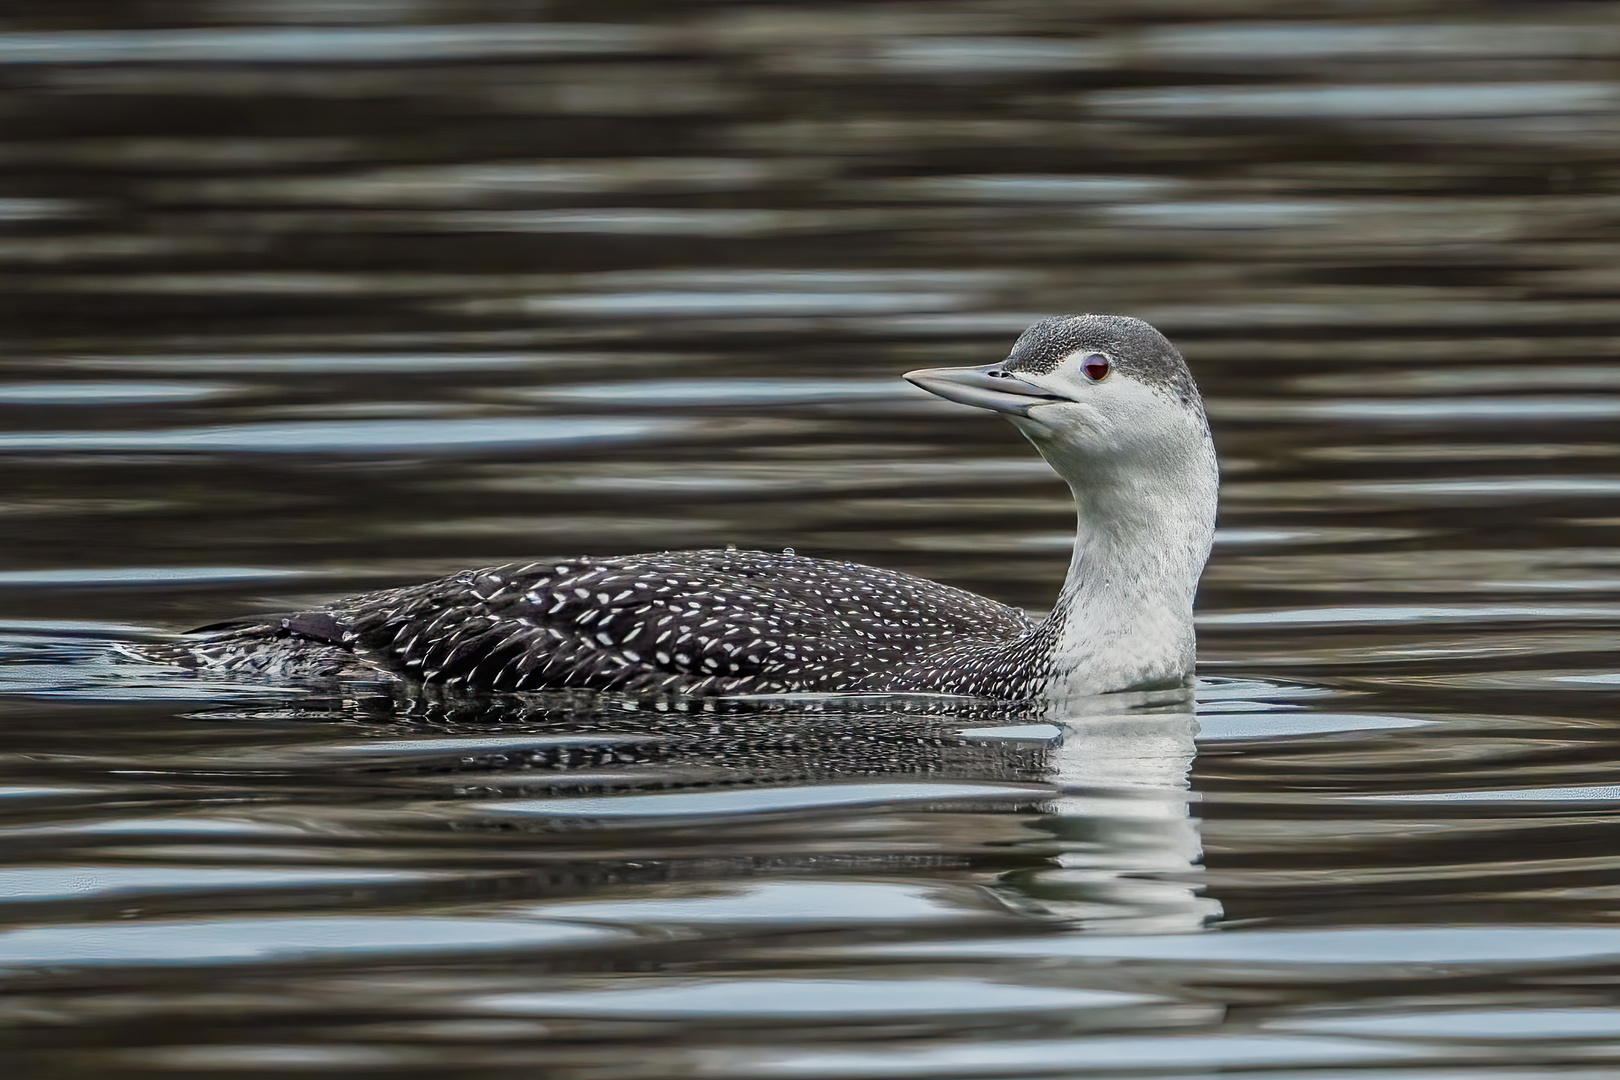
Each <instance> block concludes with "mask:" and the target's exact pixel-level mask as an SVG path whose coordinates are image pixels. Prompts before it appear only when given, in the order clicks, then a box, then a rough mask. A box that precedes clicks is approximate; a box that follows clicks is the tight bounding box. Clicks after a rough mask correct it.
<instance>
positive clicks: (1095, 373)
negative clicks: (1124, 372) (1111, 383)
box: [1080, 354, 1114, 382]
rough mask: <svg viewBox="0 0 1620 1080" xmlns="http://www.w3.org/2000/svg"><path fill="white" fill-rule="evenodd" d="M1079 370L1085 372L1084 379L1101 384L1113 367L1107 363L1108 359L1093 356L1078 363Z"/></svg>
mask: <svg viewBox="0 0 1620 1080" xmlns="http://www.w3.org/2000/svg"><path fill="white" fill-rule="evenodd" d="M1080 370H1081V371H1083V372H1085V373H1086V378H1088V379H1090V380H1091V381H1092V382H1102V381H1103V380H1104V379H1106V378H1108V373H1109V372H1110V371H1113V370H1114V365H1112V364H1110V363H1109V362H1108V357H1106V356H1097V355H1095V354H1093V355H1091V356H1088V357H1086V358H1085V359H1084V360H1082V361H1081V362H1080Z"/></svg>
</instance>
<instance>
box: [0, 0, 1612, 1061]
mask: <svg viewBox="0 0 1620 1080" xmlns="http://www.w3.org/2000/svg"><path fill="white" fill-rule="evenodd" d="M0 121H3V133H4V141H3V142H0V279H3V280H0V350H3V352H0V356H3V364H0V465H3V469H4V479H3V480H0V521H3V523H4V526H5V529H4V536H5V538H4V542H3V543H0V717H4V720H3V723H4V724H5V732H6V734H5V735H4V736H3V737H0V741H3V742H4V743H5V745H6V746H7V747H9V749H7V750H5V751H4V752H0V796H4V797H3V798H0V811H3V812H0V969H3V972H4V975H5V978H6V979H7V980H10V981H9V982H8V983H7V986H8V987H9V988H10V989H8V990H6V991H5V992H4V994H3V995H0V1007H3V1009H4V1011H5V1015H6V1016H8V1017H10V1018H13V1019H16V1020H17V1021H18V1025H19V1027H18V1029H17V1030H18V1031H19V1037H18V1041H17V1042H16V1043H15V1044H14V1046H13V1049H12V1050H11V1051H7V1053H10V1054H12V1055H14V1057H15V1060H16V1062H17V1067H18V1068H19V1069H22V1070H23V1071H22V1072H20V1073H19V1074H18V1075H28V1076H30V1077H34V1076H40V1077H43V1076H48V1075H49V1076H54V1075H72V1076H88V1075H101V1074H105V1075H116V1076H119V1077H145V1076H149V1075H151V1076H156V1075H162V1076H169V1075H187V1076H193V1075H196V1076H202V1075H220V1076H224V1075H231V1076H239V1075H244V1074H251V1075H255V1076H258V1075H265V1076H281V1075H288V1076H294V1075H298V1076H302V1075H311V1074H320V1075H340V1074H341V1075H347V1074H348V1073H349V1072H351V1071H353V1072H355V1073H357V1074H358V1073H360V1072H365V1073H366V1074H367V1075H375V1074H387V1075H396V1074H397V1075H411V1076H418V1075H420V1076H438V1075H444V1076H451V1075H453V1076H457V1077H467V1076H473V1075H477V1076H492V1077H495V1076H499V1077H505V1076H509V1075H510V1076H514V1077H515V1076H519V1075H522V1076H525V1077H527V1076H532V1075H534V1070H535V1069H536V1068H538V1067H539V1065H537V1062H545V1063H546V1066H545V1067H546V1068H547V1069H548V1070H550V1071H551V1072H555V1073H556V1074H557V1075H559V1076H573V1075H578V1076H581V1077H585V1076H593V1077H594V1076H643V1075H654V1074H656V1075H668V1074H670V1073H673V1072H689V1073H691V1074H693V1075H702V1076H711V1077H712V1076H722V1075H724V1076H731V1075H736V1076H762V1075H770V1076H809V1075H816V1076H822V1077H826V1076H846V1075H847V1076H862V1077H867V1076H888V1075H894V1076H901V1075H904V1076H934V1075H951V1076H956V1075H961V1076H1001V1075H1007V1076H1014V1075H1017V1076H1025V1075H1038V1074H1039V1075H1059V1074H1062V1075H1067V1074H1070V1073H1074V1074H1077V1075H1087V1076H1095V1075H1114V1074H1116V1073H1124V1072H1128V1073H1129V1074H1130V1075H1133V1076H1135V1075H1152V1076H1158V1077H1164V1076H1193V1075H1208V1071H1209V1070H1212V1069H1215V1068H1220V1069H1222V1070H1224V1071H1223V1075H1248V1074H1250V1073H1257V1074H1258V1073H1264V1074H1265V1075H1267V1076H1272V1077H1276V1076H1294V1075H1299V1076H1312V1077H1322V1078H1326V1077H1327V1076H1330V1075H1331V1076H1335V1077H1337V1076H1341V1075H1348V1073H1346V1072H1342V1071H1340V1070H1349V1069H1354V1070H1356V1072H1355V1075H1358V1076H1365V1075H1375V1074H1376V1075H1380V1076H1383V1075H1389V1076H1395V1075H1400V1076H1403V1077H1415V1076H1420V1075H1421V1076H1425V1077H1428V1076H1436V1075H1442V1073H1440V1072H1436V1071H1435V1070H1437V1069H1440V1070H1449V1071H1447V1072H1444V1073H1443V1074H1444V1075H1452V1074H1453V1073H1455V1074H1456V1075H1467V1076H1470V1077H1479V1076H1496V1075H1501V1076H1504V1077H1505V1076H1512V1077H1515V1078H1523V1077H1530V1076H1543V1075H1551V1073H1552V1072H1554V1071H1556V1073H1557V1075H1558V1076H1560V1077H1566V1076H1578V1075H1591V1076H1594V1077H1595V1076H1608V1075H1611V1072H1612V1069H1613V1068H1614V1067H1615V1064H1616V1063H1617V1062H1620V1019H1617V1018H1620V1012H1616V1011H1614V1010H1613V1002H1612V1000H1611V999H1612V975H1613V972H1614V970H1615V966H1616V964H1617V963H1620V927H1616V926H1615V916H1616V912H1615V909H1614V907H1613V904H1614V901H1615V898H1616V896H1620V864H1617V862H1616V860H1615V857H1614V856H1613V854H1612V852H1613V851H1615V850H1616V848H1617V847H1620V843H1617V841H1620V837H1617V835H1616V832H1615V826H1616V813H1617V810H1620V806H1617V804H1616V802H1615V800H1616V798H1620V794H1617V792H1616V790H1615V789H1614V787H1613V786H1612V777H1613V775H1614V767H1615V765H1616V764H1617V763H1620V745H1616V739H1615V737H1614V736H1613V735H1612V734H1611V732H1612V730H1613V717H1614V714H1615V697H1614V690H1615V688H1616V684H1617V683H1620V677H1616V676H1615V675H1614V673H1613V670H1614V661H1613V655H1614V647H1615V642H1616V640H1617V631H1620V602H1617V597H1620V546H1617V544H1616V535H1617V528H1620V510H1617V508H1616V503H1615V500H1616V497H1617V496H1620V466H1617V461H1620V439H1617V438H1616V435H1615V431H1616V421H1617V419H1620V394H1617V393H1616V391H1617V390H1620V368H1617V367H1616V365H1615V364H1614V361H1613V357H1614V355H1615V353H1616V348H1617V345H1620V4H1617V3H1614V2H1612V0H1567V2H1557V0H1550V2H1541V3H1536V4H1501V3H1486V2H1482V0H1469V2H1456V0H1446V2H1439V0H1430V2H1424V0H1367V2H1364V3H1358V4H1354V5H1342V4H1340V5H1324V4H1320V3H1308V2H1305V0H1085V2H1082V0H1074V2H1056V0H887V2H849V3H819V2H802V3H794V2H788V0H782V2H744V0H670V2H664V3H638V2H633V0H592V2H590V3H579V2H569V0H552V2H548V0H532V2H528V0H105V2H96V0H11V2H10V3H8V4H7V5H6V6H5V9H4V11H3V12H0ZM1080 311H1097V312H1122V313H1127V314H1131V315H1135V316H1139V317H1141V318H1145V319H1147V320H1149V321H1151V322H1153V323H1154V324H1156V325H1157V326H1159V327H1160V328H1161V329H1162V330H1164V331H1165V333H1166V334H1168V335H1169V336H1170V338H1171V339H1172V340H1174V341H1176V342H1177V343H1178V344H1179V345H1180V346H1181V348H1182V351H1183V353H1184V354H1185V355H1186V357H1187V359H1188V361H1189V363H1190V365H1191V367H1192V369H1193V371H1194V373H1195V375H1196V376H1197V378H1198V380H1199V382H1200V384H1201V385H1202V387H1203V388H1204V391H1205V395H1206V398H1207V403H1208V407H1209V412H1210V415H1211V420H1212V423H1213V426H1214V429H1215V434H1216V439H1217V443H1218V445H1219V448H1220V451H1221V455H1222V465H1223V471H1224V476H1225V486H1224V489H1223V503H1222V517H1221V531H1220V535H1219V537H1218V540H1217V546H1216V552H1215V556H1214V559H1213V560H1212V563H1211V566H1210V569H1209V573H1208V575H1207V576H1206V579H1205V587H1204V591H1203V594H1202V600H1201V608H1202V615H1201V629H1200V634H1201V670H1202V671H1203V673H1204V674H1205V675H1206V680H1205V684H1204V687H1203V691H1202V705H1201V709H1200V714H1199V718H1198V723H1199V726H1200V727H1201V731H1200V733H1199V735H1198V736H1197V738H1198V742H1197V744H1196V749H1197V750H1198V756H1197V759H1196V761H1194V760H1193V754H1194V749H1195V744H1194V741H1193V740H1194V735H1193V732H1192V728H1191V726H1190V724H1189V725H1184V726H1180V727H1178V726H1176V724H1175V723H1168V722H1167V723H1168V726H1164V725H1161V726H1159V727H1153V726H1152V725H1151V724H1150V725H1149V728H1151V730H1149V728H1139V727H1129V726H1127V727H1126V728H1123V729H1118V728H1116V729H1110V730H1109V731H1108V732H1105V733H1102V734H1097V735H1096V737H1095V738H1091V739H1089V740H1076V739H1073V738H1070V739H1068V740H1067V741H1062V742H1061V745H1059V742H1060V741H1061V740H1058V739H1057V737H1056V736H1055V734H1054V732H1055V730H1056V729H1054V728H1051V727H1050V726H1049V725H1048V726H1047V727H1044V728H1043V727H1041V726H1040V725H1039V724H1035V725H1031V724H1029V723H1024V722H1022V721H1017V722H1014V720H1009V719H1008V718H1006V717H999V718H997V717H988V718H985V717H979V718H977V719H975V718H974V716H972V715H969V713H968V712H962V713H960V714H959V715H951V716H946V717H944V718H941V717H940V716H939V715H937V714H930V715H927V716H921V715H918V714H915V713H911V712H906V711H905V710H903V709H902V710H901V711H900V712H898V713H896V712H894V711H893V710H888V711H885V709H882V708H878V707H877V706H873V707H872V708H873V710H875V711H869V712H860V711H859V710H857V711H856V713H855V714H854V715H846V716H843V717H842V719H840V718H839V717H838V716H823V715H816V714H810V713H805V714H799V713H793V712H792V710H791V709H787V708H786V706H783V707H782V708H780V709H778V710H777V712H775V713H773V714H770V715H764V716H748V715H739V716H734V717H730V718H729V719H725V718H723V719H721V720H713V721H712V722H711V721H705V722H704V723H705V724H708V725H709V726H707V727H705V726H703V725H702V724H699V725H696V726H692V725H686V726H683V724H684V722H681V723H677V722H675V721H672V720H671V719H670V718H669V717H657V716H642V715H637V716H634V717H630V718H628V719H627V718H626V717H625V716H623V715H621V714H620V713H619V712H615V711H614V709H613V708H610V707H608V706H602V707H601V708H600V709H598V708H597V707H596V706H590V707H584V706H580V707H578V708H572V707H571V708H561V707H559V708H557V709H552V710H551V711H546V710H540V711H539V712H525V711H523V710H518V711H517V713H515V714H514V713H511V712H503V713H499V714H494V715H477V716H474V715H468V714H467V713H466V712H465V711H461V712H458V711H456V710H454V709H450V710H438V711H435V710H434V709H427V710H426V711H419V712H417V713H411V714H409V715H404V714H401V715H395V714H392V713H389V712H388V711H387V710H383V711H382V712H381V713H378V712H376V711H369V712H368V711H366V709H362V708H360V707H358V706H357V705H356V704H355V703H354V702H353V701H335V702H334V701H316V700H312V699H308V698H300V697H298V696H297V695H296V694H292V693H291V692H288V693H287V694H284V695H281V696H276V695H273V694H272V695H270V696H268V697H267V696H266V692H264V691H249V690H245V689H243V688H241V687H235V688H232V687H222V686H211V685H207V684H200V683H197V682H195V681H189V682H188V681H186V680H183V679H178V678H174V677H172V676H162V677H160V676H158V675H151V676H142V675H136V674H131V672H130V671H129V670H128V669H127V668H119V667H118V666H117V665H113V664H110V663H109V662H108V661H107V660H106V655H105V649H106V643H107V642H108V641H109V640H110V639H114V638H127V637H131V636H138V635H140V634H143V633H145V632H147V631H149V630H151V629H154V628H157V629H164V628H167V629H179V628H183V627H186V626H189V625H194V624H196V623H199V622H204V621H209V620H212V619H215V618H219V617H222V616H225V615H229V614H235V613H239V612H242V611H245V610H253V609H274V608H279V607H283V606H285V605H288V604H292V603H305V602H312V601H314V600H317V599H319V598H321V597H330V596H334V595H341V594H344V593H347V592H353V591H358V590H362V589H368V588H375V587H381V586H384V585H389V584H396V583H402V582H405V581H410V580H417V579H421V578H425V577H428V576H432V575H437V574H440V573H445V572H448V571H451V570H455V569H459V568H462V567H466V566H473V565H480V564H488V563H493V562H498V561H504V560H509V559H520V558H521V559H524V560H528V559H531V558H536V557H543V556H547V555H552V554H561V555H567V554H576V553H595V554H620V553H627V552H634V551H642V550H655V549H660V548H681V547H695V546H721V545H724V544H727V543H735V544H738V545H740V546H743V547H765V548H780V547H783V546H793V547H795V548H796V549H797V550H798V551H799V552H800V553H801V554H814V555H823V556H829V557H836V558H851V559H857V560H860V561H865V562H873V563H877V564H880V565H884V566H888V567H893V568H896V569H902V570H908V571H912V572H915V573H920V574H924V575H926V576H929V577H935V578H941V579H944V580H947V581H949V582H951V583H952V584H957V585H962V586H965V587H968V588H973V589H976V590H980V591H984V592H987V593H990V594H991V595H994V596H996V597H998V598H1001V599H1004V600H1007V601H1009V602H1012V603H1017V604H1022V605H1025V606H1029V607H1032V608H1037V609H1038V608H1041V607H1043V606H1044V605H1046V604H1047V603H1049V602H1050V600H1051V598H1052V597H1053V596H1054V595H1055V592H1056V588H1057V585H1058V583H1059V582H1060V580H1061V578H1062V574H1063V571H1064V568H1065V565H1066V551H1067V548H1068V544H1069V541H1070V537H1071V535H1072V508H1071V504H1070V502H1069V499H1068V496H1067V492H1066V491H1065V490H1064V489H1063V487H1062V485H1061V484H1060V483H1059V482H1058V481H1057V480H1056V479H1055V478H1054V477H1053V476H1052V475H1051V474H1050V472H1049V471H1048V470H1047V469H1046V467H1045V465H1044V464H1043V463H1041V462H1040V461H1039V460H1038V458H1036V456H1035V455H1034V454H1033V452H1032V451H1031V450H1030V449H1029V448H1028V447H1027V446H1025V445H1024V444H1023V443H1022V442H1021V440H1020V439H1019V438H1018V436H1017V435H1016V433H1015V432H1013V431H1012V429H1011V428H1009V427H1007V426H1006V425H1004V424H999V423H997V422H996V421H995V420H994V418H992V417H989V416H978V415H968V414H965V413H963V412H962V411H961V410H959V409H953V408H952V407H951V406H948V405H945V404H943V403H940V402H937V401H933V400H931V399H929V398H927V397H926V396H925V395H923V394H922V393H920V392H918V391H915V390H913V389H911V388H910V387H908V386H906V385H905V384H904V383H902V382H900V381H899V380H898V379H897V378H896V376H897V375H898V374H899V373H900V372H902V371H904V370H907V369H909V368H913V367H918V366H924V365H943V364H977V363H985V362H988V361H991V360H994V359H998V358H1000V357H1002V356H1004V355H1005V352H1006V350H1007V348H1008V346H1009V345H1010V344H1011V342H1012V340H1013V338H1014V337H1015V336H1016V335H1017V333H1018V332H1019V331H1020V330H1021V329H1022V328H1023V327H1024V326H1025V325H1027V324H1028V323H1030V322H1031V321H1033V320H1034V319H1036V318H1038V317H1040V316H1043V315H1047V314H1052V313H1059V312H1080ZM964 708H965V707H964ZM1026 719H1027V718H1026ZM964 724H965V725H967V727H964ZM941 725H943V726H941ZM974 725H979V726H980V727H983V728H984V729H985V730H986V731H989V732H991V734H988V735H984V734H981V735H976V736H973V737H972V738H968V737H966V736H964V735H963V734H962V732H963V731H967V730H969V729H974V730H976V729H975V728H974ZM784 733H788V734H784ZM790 735H791V737H790ZM649 740H650V741H649ZM964 740H965V741H964ZM655 744H656V748H655V749H649V747H655ZM536 770H540V771H541V772H543V773H544V774H545V775H546V776H547V777H549V779H545V780H544V782H543V783H542V782H541V780H539V779H536ZM896 777H900V778H902V779H903V782H901V780H899V779H896ZM862 778H864V779H862ZM874 778H877V779H874ZM857 781H859V782H857ZM518 796H522V798H521V799H520V798H518ZM648 799H651V800H653V801H652V802H645V801H636V800H648ZM659 799H663V800H665V801H663V802H659V801H657V800H659ZM490 800H494V802H490ZM670 800H673V801H670ZM728 800H730V801H728ZM739 800H740V801H739ZM751 800H752V801H751ZM485 803H489V805H487V806H485V805H484V804H485ZM495 803H499V805H498V806H497V805H495ZM479 807H482V809H478V808H479ZM851 807H855V808H856V809H853V810H852V809H851ZM1200 930H1207V931H1210V932H1207V933H1197V932H1195V931H1200ZM1417 960H1421V961H1422V963H1421V964H1417V963H1414V961H1417ZM632 976H633V977H632ZM1583 1070H1585V1071H1584V1072H1583Z"/></svg>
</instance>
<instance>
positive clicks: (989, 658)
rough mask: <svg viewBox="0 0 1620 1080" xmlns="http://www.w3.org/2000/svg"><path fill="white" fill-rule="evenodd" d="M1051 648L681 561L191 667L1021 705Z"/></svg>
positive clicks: (501, 685)
mask: <svg viewBox="0 0 1620 1080" xmlns="http://www.w3.org/2000/svg"><path fill="white" fill-rule="evenodd" d="M1054 630H1055V627H1053V626H1051V625H1047V626H1046V628H1045V630H1043V629H1042V627H1041V626H1040V625H1038V624H1036V623H1035V622H1034V621H1032V620H1031V619H1030V618H1029V616H1027V615H1026V614H1024V613H1023V612H1022V611H1019V610H1018V609H1016V608H1012V607H1008V606H1006V605H1005V604H998V603H996V602H995V601H993V600H988V599H986V598H984V597H982V596H976V595H974V594H973V593H970V592H966V591H964V590H962V589H956V588H952V587H950V586H948V585H940V584H938V583H937V582H933V581H928V580H926V579H923V578H919V577H914V576H912V575H910V574H902V573H897V572H894V571H890V570H879V569H876V568H873V567H870V566H861V565H859V564H856V563H847V562H834V561H831V560H827V559H813V558H807V557H805V556H802V555H789V554H773V553H769V552H761V551H676V552H658V553H653V554H646V555H628V556H624V557H621V558H611V559H592V558H576V559H566V560H558V561H554V562H541V563H528V564H520V563H514V564H509V565H505V566H492V567H487V568H485V569H481V570H469V571H465V572H463V573H460V574H456V575H453V576H451V577H446V578H440V579H439V580H437V581H431V582H427V583H425V584H421V585H412V586H407V587H405V588H400V589H389V590H384V591H382V592H374V593H366V594H364V595H361V596H356V597H352V598H349V599H346V600H340V601H337V602H335V603H333V604H330V605H327V606H324V607H322V608H320V609H317V610H312V611H305V612H297V613H293V614H289V615H283V616H275V617H272V618H270V619H263V620H259V619H255V620H250V621H243V622H241V623H232V624H220V625H216V626H213V627H206V628H204V631H203V632H204V633H205V634H206V635H207V636H206V638H205V639H204V640H202V641H198V642H195V643H193V644H191V645H190V646H189V647H188V649H187V651H186V653H185V656H187V657H189V658H190V659H189V662H190V663H192V664H195V665H197V666H203V667H208V668H211V669H214V670H224V671H238V672H253V673H259V674H267V675H277V674H283V675H323V674H335V673H339V672H340V671H342V670H343V669H344V668H345V666H346V665H348V664H354V663H359V664H363V665H366V666H375V668H377V669H381V670H395V671H402V672H404V673H406V674H407V675H409V676H412V677H415V678H417V679H420V680H421V681H422V682H424V683H427V684H430V685H441V686H444V687H447V688H452V689H454V688H466V689H469V690H485V691H513V690H544V689H555V688H565V687H571V688H581V689H592V690H616V691H629V692H671V693H687V694H737V693H780V692H789V691H801V692H831V691H874V692H881V691H931V692H943V693H960V694H974V695H982V696H986V697H1007V698H1017V697H1025V696H1028V695H1029V694H1030V693H1032V692H1033V688H1034V686H1035V685H1036V683H1038V682H1039V680H1040V679H1041V678H1042V676H1043V675H1044V674H1045V668H1044V666H1043V664H1042V655H1043V653H1044V651H1045V649H1044V648H1043V643H1046V642H1047V641H1048V640H1049V635H1050V634H1051V633H1052V632H1053V631H1054Z"/></svg>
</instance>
